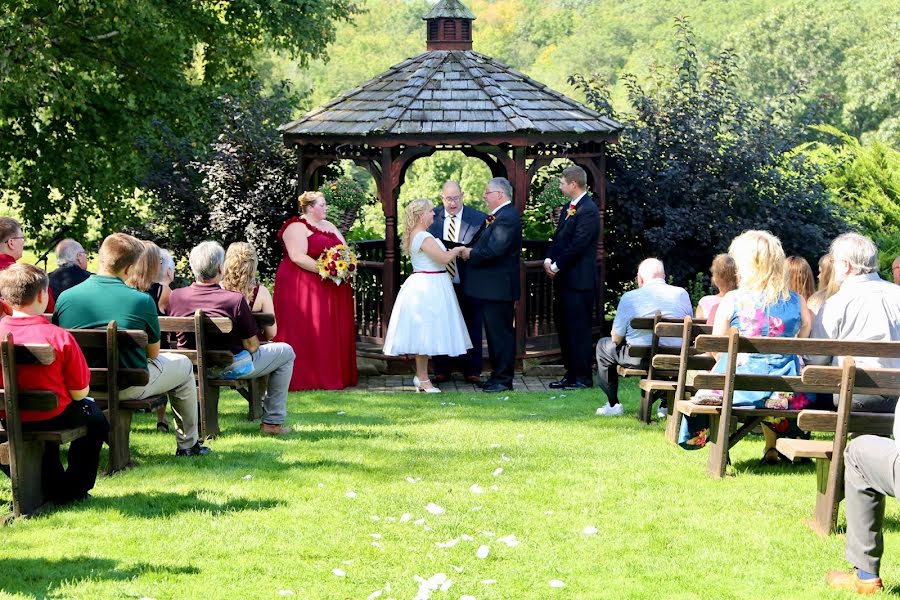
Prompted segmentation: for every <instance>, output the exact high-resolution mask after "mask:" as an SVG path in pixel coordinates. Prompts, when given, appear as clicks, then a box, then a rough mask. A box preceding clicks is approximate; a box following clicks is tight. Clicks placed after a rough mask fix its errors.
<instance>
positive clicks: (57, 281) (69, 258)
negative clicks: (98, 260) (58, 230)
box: [50, 238, 91, 300]
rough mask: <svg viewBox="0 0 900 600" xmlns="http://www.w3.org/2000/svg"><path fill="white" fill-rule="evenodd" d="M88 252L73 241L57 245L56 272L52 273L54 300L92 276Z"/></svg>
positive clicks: (51, 288) (51, 287)
mask: <svg viewBox="0 0 900 600" xmlns="http://www.w3.org/2000/svg"><path fill="white" fill-rule="evenodd" d="M87 265H88V258H87V252H85V251H84V248H82V247H81V244H79V243H78V242H76V241H75V240H73V239H68V238H67V239H64V240H63V241H61V242H60V243H58V244H57V245H56V270H55V271H53V272H52V273H50V294H51V295H52V296H53V299H54V300H56V299H57V298H59V295H60V294H61V293H63V292H64V291H66V290H67V289H69V288H70V287H75V286H76V285H78V284H79V283H81V282H82V281H84V280H85V279H87V278H88V277H90V276H91V272H90V271H88V270H87Z"/></svg>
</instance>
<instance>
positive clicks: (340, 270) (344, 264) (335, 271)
mask: <svg viewBox="0 0 900 600" xmlns="http://www.w3.org/2000/svg"><path fill="white" fill-rule="evenodd" d="M358 262H359V261H358V260H357V258H356V253H354V252H353V250H351V249H350V248H349V247H348V246H347V245H346V244H338V245H337V246H332V247H331V248H326V249H325V251H324V252H322V256H320V257H319V258H318V260H316V266H317V267H318V268H319V275H320V276H321V277H322V279H330V280H331V281H333V282H334V284H335V285H341V284H342V283H344V282H345V281H347V282H349V283H350V285H351V286H352V285H353V284H354V283H356V265H357V263H358Z"/></svg>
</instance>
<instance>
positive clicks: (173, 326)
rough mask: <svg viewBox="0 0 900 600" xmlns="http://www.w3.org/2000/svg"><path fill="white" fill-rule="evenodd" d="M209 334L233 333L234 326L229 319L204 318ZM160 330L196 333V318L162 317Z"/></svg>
mask: <svg viewBox="0 0 900 600" xmlns="http://www.w3.org/2000/svg"><path fill="white" fill-rule="evenodd" d="M203 320H204V323H205V324H206V328H207V333H215V331H218V332H219V333H231V330H232V328H233V327H234V324H233V323H232V322H231V319H229V318H228V317H208V316H207V317H204V319H203ZM159 329H160V331H165V332H178V331H182V332H184V333H196V331H197V328H196V327H195V325H194V317H160V318H159Z"/></svg>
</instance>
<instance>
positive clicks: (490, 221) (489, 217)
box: [484, 215, 494, 226]
mask: <svg viewBox="0 0 900 600" xmlns="http://www.w3.org/2000/svg"><path fill="white" fill-rule="evenodd" d="M484 222H485V223H487V224H488V226H490V224H491V223H493V222H494V215H488V216H487V219H485V220H484Z"/></svg>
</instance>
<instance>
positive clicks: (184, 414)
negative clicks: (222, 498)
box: [53, 233, 209, 456]
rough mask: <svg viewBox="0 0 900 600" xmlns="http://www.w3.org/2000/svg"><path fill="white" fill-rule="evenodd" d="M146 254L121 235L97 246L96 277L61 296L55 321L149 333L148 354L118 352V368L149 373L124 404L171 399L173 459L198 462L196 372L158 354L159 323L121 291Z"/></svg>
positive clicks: (142, 299)
mask: <svg viewBox="0 0 900 600" xmlns="http://www.w3.org/2000/svg"><path fill="white" fill-rule="evenodd" d="M143 252H144V245H143V244H142V243H141V241H140V240H138V239H136V238H134V237H132V236H130V235H127V234H124V233H114V234H112V235H110V236H107V238H106V239H105V240H103V244H102V245H101V246H100V253H99V257H98V259H99V263H100V264H99V268H98V269H97V274H96V275H91V277H90V278H89V279H88V280H87V281H85V282H84V283H82V284H81V285H78V286H75V287H73V288H69V289H68V290H66V291H65V292H63V293H62V294H60V295H59V305H58V306H57V307H56V312H54V313H53V321H54V322H55V323H57V324H58V325H60V326H62V327H65V328H66V329H103V328H105V327H106V324H107V323H109V322H110V321H113V320H114V321H116V323H117V324H118V326H119V329H137V330H139V331H145V332H147V341H148V343H147V348H146V349H144V348H138V347H137V346H133V347H130V348H123V347H121V346H120V348H119V355H120V359H121V360H120V366H121V367H123V368H128V369H147V371H149V374H150V381H149V382H148V383H147V385H145V386H132V387H129V388H125V389H124V390H122V391H121V392H120V394H119V397H120V398H123V399H125V400H133V399H142V398H149V397H151V396H158V395H160V394H167V393H168V394H169V395H170V396H171V398H170V400H171V402H172V410H173V411H174V413H175V438H176V440H177V443H178V449H177V450H176V451H175V455H176V456H199V455H203V454H207V453H208V452H209V448H207V447H205V446H203V445H201V444H200V441H199V440H198V433H197V383H196V381H195V380H194V368H193V365H192V364H191V361H190V359H189V358H187V357H186V356H181V355H179V354H172V353H167V352H160V351H159V340H160V331H159V317H158V316H157V314H156V305H155V304H154V303H153V300H152V299H151V298H150V296H148V295H147V294H145V293H143V292H139V291H138V290H135V289H132V288H130V287H128V286H127V285H125V280H126V279H128V278H129V276H130V275H131V271H132V269H134V268H135V264H136V263H137V262H138V259H139V258H140V257H141V254H142V253H143Z"/></svg>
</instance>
